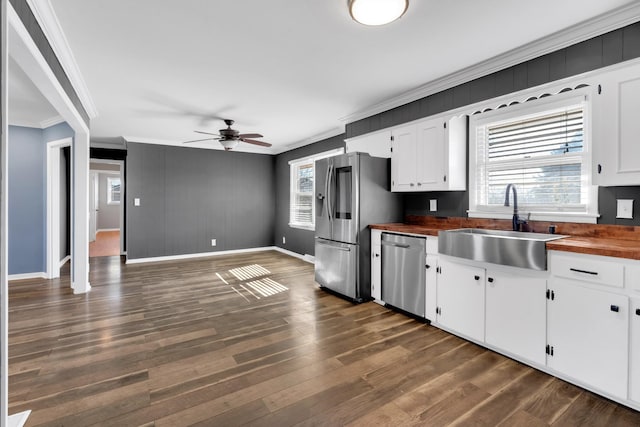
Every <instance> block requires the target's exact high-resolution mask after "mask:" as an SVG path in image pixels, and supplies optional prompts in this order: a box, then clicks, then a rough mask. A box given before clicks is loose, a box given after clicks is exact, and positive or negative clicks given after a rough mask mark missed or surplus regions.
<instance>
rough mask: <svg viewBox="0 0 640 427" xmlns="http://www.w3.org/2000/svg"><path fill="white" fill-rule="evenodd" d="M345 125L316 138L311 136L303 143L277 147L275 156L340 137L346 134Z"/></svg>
mask: <svg viewBox="0 0 640 427" xmlns="http://www.w3.org/2000/svg"><path fill="white" fill-rule="evenodd" d="M344 127H345V125H344V123H343V124H342V125H341V126H340V127H337V128H333V129H330V130H328V131H326V132H322V133H319V134H316V135H314V136H311V137H309V138H305V139H303V140H302V141H298V142H294V143H292V144H289V145H287V146H285V147H275V149H274V150H273V151H274V154H280V153H284V152H286V151H291V150H295V149H296V148H300V147H304V146H306V145H310V144H313V143H315V142H320V141H323V140H325V139H329V138H333V137H334V136H338V135H342V134H343V133H344Z"/></svg>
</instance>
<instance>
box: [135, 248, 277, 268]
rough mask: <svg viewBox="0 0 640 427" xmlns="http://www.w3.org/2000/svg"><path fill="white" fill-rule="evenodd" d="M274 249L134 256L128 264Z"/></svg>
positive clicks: (270, 249)
mask: <svg viewBox="0 0 640 427" xmlns="http://www.w3.org/2000/svg"><path fill="white" fill-rule="evenodd" d="M274 249H277V248H276V247H275V246H264V247H261V248H249V249H232V250H228V251H217V252H200V253H196V254H184V255H169V256H158V257H150V258H134V259H127V261H126V264H142V263H146V262H161V261H175V260H180V259H190V258H204V257H213V256H220V255H232V254H242V253H247V252H258V251H272V250H274Z"/></svg>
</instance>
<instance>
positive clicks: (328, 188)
mask: <svg viewBox="0 0 640 427" xmlns="http://www.w3.org/2000/svg"><path fill="white" fill-rule="evenodd" d="M332 177H333V165H329V167H328V168H327V180H326V181H325V194H326V195H327V201H326V203H325V205H326V206H327V218H329V221H331V220H333V218H332V217H331V214H332V212H333V207H332V206H331V178H332Z"/></svg>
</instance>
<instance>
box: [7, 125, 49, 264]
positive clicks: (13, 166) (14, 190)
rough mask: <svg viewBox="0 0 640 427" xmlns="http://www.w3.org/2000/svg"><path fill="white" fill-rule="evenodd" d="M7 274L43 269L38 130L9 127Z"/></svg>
mask: <svg viewBox="0 0 640 427" xmlns="http://www.w3.org/2000/svg"><path fill="white" fill-rule="evenodd" d="M8 145H9V147H8V158H9V168H8V178H7V181H8V185H9V194H8V197H9V210H8V218H7V219H8V221H9V231H8V238H9V242H8V243H9V247H8V252H9V254H8V255H9V266H8V270H9V271H8V274H23V273H37V272H43V271H45V270H46V261H45V242H46V234H45V232H46V230H45V224H46V216H45V209H46V194H47V193H46V181H45V172H46V170H47V168H46V155H45V149H44V147H45V144H44V142H43V140H42V130H41V129H34V128H26V127H20V126H9V134H8Z"/></svg>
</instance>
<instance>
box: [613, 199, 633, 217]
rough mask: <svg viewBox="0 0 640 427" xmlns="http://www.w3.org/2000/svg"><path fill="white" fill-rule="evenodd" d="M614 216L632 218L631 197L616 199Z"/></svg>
mask: <svg viewBox="0 0 640 427" xmlns="http://www.w3.org/2000/svg"><path fill="white" fill-rule="evenodd" d="M617 202H618V206H617V207H618V209H617V212H616V218H625V219H633V199H617Z"/></svg>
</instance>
